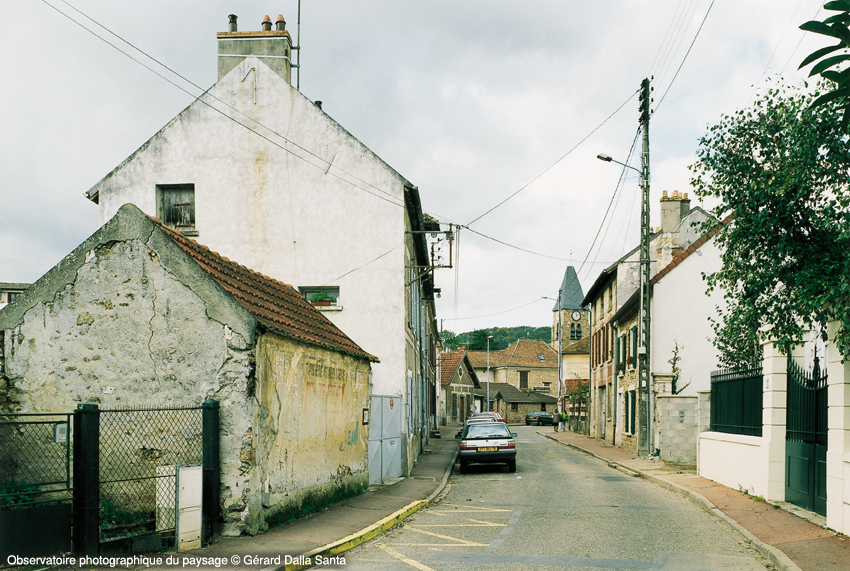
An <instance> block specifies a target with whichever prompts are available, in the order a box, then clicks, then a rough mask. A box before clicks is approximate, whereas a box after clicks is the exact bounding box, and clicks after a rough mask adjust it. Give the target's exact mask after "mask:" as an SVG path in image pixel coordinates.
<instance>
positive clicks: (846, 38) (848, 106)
mask: <svg viewBox="0 0 850 571" xmlns="http://www.w3.org/2000/svg"><path fill="white" fill-rule="evenodd" d="M823 7H824V8H825V9H827V10H833V11H837V12H840V13H839V14H835V15H833V16H830V17H828V18H826V19H824V21H823V22H820V21H818V20H811V21H809V22H806V23H805V24H803V25H802V26H800V29H801V30H805V31H807V32H814V33H816V34H823V35H825V36H829V37H831V38H835V39H837V40H838V43H837V44H835V45H833V46H829V47H826V48H821V49H819V50H817V51H814V52H812V53H811V54H809V56H808V57H807V58H806V59H804V60H803V63H801V64H800V67H799V68H798V69H802V68H804V67H806V66H807V65H809V64H810V63H814V62H816V61H817V60H820V62H818V63H817V64H815V65H814V66H813V67H812V69H811V71H810V72H809V77H811V76H813V75H820V76H821V77H823V78H825V79H827V80H830V81H832V82H834V83H835V86H834V88H833V89H831V90H830V91H827V92H826V93H824V94H822V95H821V96H820V97H818V98H817V99H815V100H814V101H813V102H812V105H814V106H817V105H826V104H828V103H830V102H832V101H836V102H839V103H840V104H841V105H842V106H843V107H844V118H843V119H842V121H841V128H842V129H845V130H846V129H847V125H848V122H850V68H845V69H843V70H842V69H841V66H842V64H844V62H846V61H847V60H850V54H848V53H847V49H848V48H850V28H848V27H847V25H848V24H850V1H848V0H840V1H836V2H827V3H826V4H824V6H823ZM839 50H841V51H842V52H843V53H839V54H838V55H830V54H835V52H837V51H839ZM827 56H829V57H827Z"/></svg>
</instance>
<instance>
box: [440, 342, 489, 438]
mask: <svg viewBox="0 0 850 571" xmlns="http://www.w3.org/2000/svg"><path fill="white" fill-rule="evenodd" d="M440 385H441V391H442V398H441V399H440V401H441V402H442V403H443V405H444V409H443V410H442V411H441V413H442V414H441V416H442V424H443V425H445V426H457V425H461V426H463V423H464V422H466V419H467V418H469V417H470V416H471V415H472V413H473V412H475V406H474V401H475V389H477V388H479V387H481V383H479V382H478V375H477V374H476V373H475V370H474V369H473V368H472V364H471V363H470V362H469V359H468V358H467V356H466V353H463V352H461V351H457V352H453V353H441V354H440Z"/></svg>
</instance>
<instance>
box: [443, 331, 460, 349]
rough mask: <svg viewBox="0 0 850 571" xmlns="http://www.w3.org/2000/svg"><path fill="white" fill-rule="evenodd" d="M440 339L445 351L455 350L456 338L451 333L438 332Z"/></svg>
mask: <svg viewBox="0 0 850 571" xmlns="http://www.w3.org/2000/svg"><path fill="white" fill-rule="evenodd" d="M440 339H441V340H442V341H443V347H445V348H446V349H457V346H458V338H457V335H455V334H454V332H453V331H449V330H448V329H443V330H442V331H440Z"/></svg>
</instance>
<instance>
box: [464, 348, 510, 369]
mask: <svg viewBox="0 0 850 571" xmlns="http://www.w3.org/2000/svg"><path fill="white" fill-rule="evenodd" d="M501 354H502V352H501V351H497V350H495V349H493V348H491V349H490V367H495V366H496V362H497V361H498V360H499V355H501ZM466 358H467V359H469V362H470V363H471V364H472V366H473V367H474V368H476V369H486V368H487V351H467V352H466Z"/></svg>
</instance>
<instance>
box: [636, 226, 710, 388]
mask: <svg viewBox="0 0 850 571" xmlns="http://www.w3.org/2000/svg"><path fill="white" fill-rule="evenodd" d="M698 251H699V252H700V253H702V256H700V255H699V254H697V253H696V252H694V253H692V254H691V255H690V256H688V257H687V258H685V259H684V260H683V261H682V263H681V264H679V265H678V266H676V267H675V268H674V269H673V271H671V272H670V273H669V274H667V275H665V276H664V277H663V278H662V279H661V280H659V281H658V282H657V283H656V284H655V285H654V286H653V287H652V297H651V303H652V332H653V335H652V338H651V340H650V358H651V361H652V364H651V367H652V368H651V370H652V372H653V373H654V374H670V373H672V370H671V365H670V363H669V362H668V361H669V360H670V359H671V358H672V356H673V349H674V344H678V346H679V358H680V361H679V364H678V366H679V368H680V369H681V373H680V376H679V381H678V387H679V388H681V387H683V386H684V385H685V384H687V383H688V382H690V383H691V384H690V386H688V387H687V388H686V389H685V390H684V392H683V393H682V394H685V395H696V394H697V391H702V390H709V389H710V388H711V377H710V375H711V371H714V370H716V369H717V350H716V349H715V347H714V345H712V343H711V339H713V338H714V331H712V328H711V323H710V322H709V317H714V318H715V319H718V313H717V310H716V306H720V307H724V306H725V302H724V300H723V292H721V291H718V290H715V291H714V292H712V293H711V294H710V295H709V294H706V289H707V286H706V283H705V281H703V279H702V273H703V272H706V273H711V272H715V271H718V270H719V269H720V268H721V266H722V260H721V259H720V250H719V249H718V248H717V247H716V246H715V245H714V240H713V239H712V240H709V241H708V242H706V243H705V244H703V245H702V246H701V247H700V248H699V250H698Z"/></svg>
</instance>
